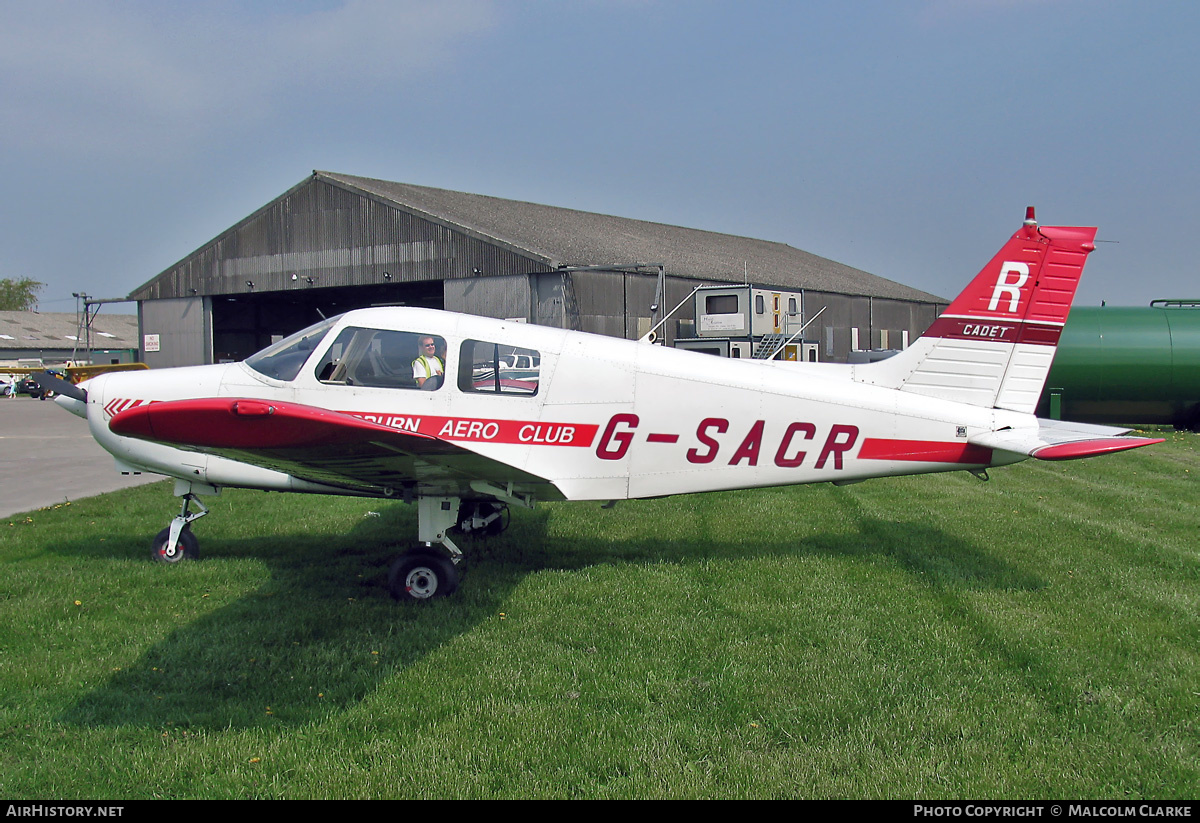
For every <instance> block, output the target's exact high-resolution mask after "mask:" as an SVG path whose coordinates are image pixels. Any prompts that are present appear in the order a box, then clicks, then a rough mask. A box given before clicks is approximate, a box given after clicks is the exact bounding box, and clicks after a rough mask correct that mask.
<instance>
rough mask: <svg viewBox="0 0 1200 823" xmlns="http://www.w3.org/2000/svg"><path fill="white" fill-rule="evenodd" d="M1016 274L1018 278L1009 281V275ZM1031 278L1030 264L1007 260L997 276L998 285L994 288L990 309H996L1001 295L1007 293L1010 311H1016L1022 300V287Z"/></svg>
mask: <svg viewBox="0 0 1200 823" xmlns="http://www.w3.org/2000/svg"><path fill="white" fill-rule="evenodd" d="M1010 274H1015V275H1016V276H1017V279H1016V280H1015V281H1013V282H1009V279H1008V276H1009V275H1010ZM1027 280H1029V264H1028V263H1017V262H1014V261H1011V260H1009V261H1006V262H1005V263H1004V264H1003V265H1002V266H1001V267H1000V274H999V275H998V276H997V277H996V285H995V286H994V287H993V288H992V300H991V302H990V303H988V311H995V310H996V306H998V305H1000V296H1001V295H1007V297H1008V311H1010V312H1016V310H1017V304H1018V303H1019V302H1020V300H1021V287H1022V286H1024V285H1025V282H1026V281H1027Z"/></svg>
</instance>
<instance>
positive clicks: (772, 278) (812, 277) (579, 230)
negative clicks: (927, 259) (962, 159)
mask: <svg viewBox="0 0 1200 823" xmlns="http://www.w3.org/2000/svg"><path fill="white" fill-rule="evenodd" d="M308 186H328V187H332V189H333V190H337V191H341V192H344V193H347V194H350V195H354V196H358V197H364V198H367V199H369V200H370V201H373V202H374V203H377V204H381V205H383V206H384V207H386V208H391V209H395V210H397V211H398V212H405V213H407V214H410V215H414V216H415V217H418V218H421V219H422V220H426V221H429V222H430V223H433V224H435V225H440V226H443V227H446V228H448V229H450V230H451V231H453V232H455V233H457V234H460V235H463V236H466V237H470V238H474V239H475V240H477V241H482V243H484V244H490V245H491V246H494V247H496V248H499V249H504V250H505V251H506V252H509V253H511V254H513V255H516V257H515V258H514V260H520V259H522V258H524V259H527V260H528V261H529V271H536V270H539V269H538V267H539V265H545V266H548V267H550V268H554V267H558V266H628V265H630V264H632V263H649V264H654V265H663V266H664V267H665V269H666V273H667V274H668V275H670V276H673V277H679V278H688V279H693V280H700V281H715V282H722V283H728V282H734V283H740V282H742V281H743V278H748V279H749V281H750V282H751V283H752V284H755V285H760V286H773V287H778V288H784V289H792V290H795V289H814V290H818V291H826V292H833V293H838V294H846V295H863V296H871V297H883V298H891V299H896V300H909V301H915V302H919V303H934V304H945V303H946V302H947V301H946V300H944V299H943V298H940V297H937V296H936V295H932V294H929V293H927V292H923V291H920V290H918V289H914V288H910V287H908V286H905V285H903V284H901V283H896V282H894V281H892V280H887V279H885V278H882V277H878V276H877V275H873V274H870V273H869V272H865V271H862V270H861V269H856V268H853V267H851V266H846V265H844V264H842V263H838V262H836V261H834V260H829V259H827V258H824V257H819V256H817V255H815V254H810V253H809V252H806V251H801V250H800V249H796V248H793V247H791V246H789V245H787V244H785V243H776V242H772V241H769V240H756V239H753V238H749V237H739V236H737V235H732V234H721V233H719V232H710V231H701V230H699V229H689V228H684V227H681V226H671V225H666V224H663V223H652V222H649V221H645V220H632V219H630V218H626V217H614V216H611V215H604V214H594V213H592V212H585V211H577V210H575V209H568V208H562V207H559V206H544V205H539V204H537V203H525V202H521V201H517V200H505V199H502V198H499V197H489V196H486V195H482V194H468V193H465V192H457V191H448V190H446V189H435V188H428V187H426V186H414V185H411V184H408V183H394V182H390V181H387V180H376V179H373V178H369V177H356V176H353V175H348V174H337V173H334V172H325V171H315V172H313V174H312V177H310V178H308V179H307V180H305V181H304V182H302V183H300V184H298V185H297V186H295V187H293V188H292V189H290V190H289V191H287V192H285V193H284V194H282V195H280V196H279V197H278V198H276V199H275V200H274V201H272V203H269V204H267V205H266V206H264V207H263V208H261V209H259V210H258V211H256V212H255V213H254V214H252V215H249V216H248V217H246V218H245V219H243V220H242V221H240V222H239V223H237V224H236V225H234V226H232V227H230V228H229V229H228V230H226V231H225V232H223V233H222V234H221V235H220V236H219V237H217V238H215V239H214V240H212V241H210V242H209V243H207V244H205V245H204V246H202V247H201V248H200V249H198V250H197V251H196V252H193V253H192V254H191V255H189V256H188V257H186V258H184V259H183V260H181V261H180V262H179V263H177V264H176V265H174V266H172V267H171V268H169V269H167V270H165V271H163V272H161V273H160V274H159V275H157V276H156V277H154V278H152V279H151V280H150V281H149V282H147V283H145V284H143V285H142V286H140V287H138V288H137V289H135V290H134V291H133V292H132V294H131V297H135V298H136V299H151V298H154V297H162V296H172V297H175V296H182V295H184V294H188V293H190V294H196V293H198V292H199V293H205V294H218V293H222V288H223V287H222V286H221V285H219V284H217V283H216V282H213V283H209V284H207V285H208V287H206V288H201V286H202V285H206V284H204V283H199V284H195V283H193V284H190V285H191V288H190V289H183V287H182V286H181V285H180V284H179V283H176V282H175V280H177V279H179V277H181V276H182V274H181V273H184V272H190V274H189V275H188V276H204V277H205V278H207V279H209V280H215V278H214V277H213V276H212V275H211V274H204V275H201V274H199V273H197V272H192V271H191V269H192V268H197V267H193V266H190V265H189V264H190V261H201V260H202V259H203V260H208V258H210V257H212V256H213V255H214V254H216V255H217V256H218V257H220V256H221V255H222V254H225V253H227V252H225V251H223V250H222V248H221V247H222V244H224V243H227V242H229V243H232V247H233V248H237V246H238V243H237V242H236V241H237V240H238V239H240V238H241V234H240V232H245V231H247V230H248V227H250V226H252V225H254V224H255V221H256V220H258V219H260V218H262V217H263V216H264V215H268V214H270V213H271V209H272V207H273V206H274V205H275V204H279V203H282V202H284V201H285V200H287V199H288V198H291V197H296V196H297V195H298V194H300V193H302V192H303V191H304V190H305V188H306V187H308ZM327 233H328V232H325V233H320V232H317V233H314V234H313V236H314V237H318V236H324V235H325V234H327ZM403 239H404V238H401V237H395V238H391V239H390V241H389V242H391V243H400V242H402V241H403ZM360 242H361V241H360ZM379 242H382V241H379ZM289 251H295V250H291V249H272V250H270V251H269V252H267V253H269V254H272V255H275V257H276V258H278V260H273V261H272V265H273V269H272V270H274V269H279V271H278V272H276V274H278V275H279V276H280V277H284V276H285V275H286V272H284V271H283V268H285V267H286V266H285V263H286V262H287V261H286V255H287V253H288V252H289ZM303 251H309V250H308V249H304V250H303ZM225 262H226V263H229V264H230V265H232V262H231V261H225ZM208 263H210V264H211V263H212V261H211V260H208ZM275 263H277V264H278V265H274V264H275ZM198 268H199V269H202V270H211V269H213V267H212V266H211V265H200V266H198ZM468 271H469V269H468ZM444 276H453V275H452V274H451V275H444ZM227 279H230V281H231V282H235V281H236V282H238V283H239V285H240V283H241V280H239V279H238V278H227ZM260 279H261V278H260ZM281 282H282V281H281ZM339 285H353V283H351V282H346V283H339ZM256 286H257V287H258V288H259V289H264V288H265V289H267V290H270V289H271V288H272V286H271V285H270V284H268V283H258V282H256ZM274 287H275V288H278V285H276V286H274Z"/></svg>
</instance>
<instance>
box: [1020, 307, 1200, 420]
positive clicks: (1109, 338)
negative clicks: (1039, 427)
mask: <svg viewBox="0 0 1200 823" xmlns="http://www.w3.org/2000/svg"><path fill="white" fill-rule="evenodd" d="M1038 413H1039V414H1040V415H1041V416H1043V417H1051V418H1057V419H1063V420H1074V421H1078V422H1081V423H1126V424H1137V423H1157V424H1171V425H1174V426H1175V427H1177V428H1189V429H1192V430H1200V300H1154V301H1152V302H1151V303H1150V305H1149V306H1148V307H1141V308H1135V307H1112V308H1110V307H1107V306H1101V307H1099V308H1094V307H1078V306H1077V307H1073V308H1072V309H1071V313H1070V315H1069V316H1068V318H1067V324H1066V326H1065V327H1064V328H1063V333H1062V337H1061V338H1060V339H1059V341H1058V351H1057V353H1056V354H1055V357H1054V365H1053V366H1052V367H1051V369H1050V375H1049V377H1048V378H1047V380H1046V388H1045V390H1044V391H1043V393H1042V400H1041V404H1040V405H1039V407H1038Z"/></svg>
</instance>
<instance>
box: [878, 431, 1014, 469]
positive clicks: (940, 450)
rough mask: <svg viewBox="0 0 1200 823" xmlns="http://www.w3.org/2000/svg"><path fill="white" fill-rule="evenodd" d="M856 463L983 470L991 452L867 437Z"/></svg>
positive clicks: (966, 446) (966, 445)
mask: <svg viewBox="0 0 1200 823" xmlns="http://www.w3.org/2000/svg"><path fill="white" fill-rule="evenodd" d="M858 458H859V459H860V460H904V461H911V462H917V463H962V464H965V465H973V466H975V465H977V466H987V465H990V464H991V462H992V450H991V449H988V448H984V447H983V446H973V445H971V444H970V443H953V442H949V443H948V442H944V441H938V440H887V439H884V438H878V437H868V438H867V439H865V440H863V444H862V447H861V448H860V449H859V450H858Z"/></svg>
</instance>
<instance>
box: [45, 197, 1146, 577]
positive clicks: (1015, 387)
mask: <svg viewBox="0 0 1200 823" xmlns="http://www.w3.org/2000/svg"><path fill="white" fill-rule="evenodd" d="M1095 235H1096V230H1095V229H1094V228H1070V227H1050V226H1042V227H1039V226H1038V224H1037V222H1036V221H1035V220H1034V219H1033V213H1032V209H1030V210H1029V212H1028V213H1027V217H1026V220H1025V223H1024V225H1023V226H1022V227H1021V229H1020V230H1018V231H1017V232H1016V234H1014V235H1013V236H1012V238H1011V239H1010V240H1009V241H1008V242H1007V243H1006V244H1005V246H1004V247H1003V248H1002V249H1001V250H1000V252H999V253H998V254H997V255H996V256H995V257H994V258H993V259H992V261H991V262H990V263H988V265H987V266H985V267H984V269H983V271H981V272H980V273H979V275H978V276H977V277H976V278H975V279H974V280H973V281H972V282H971V284H970V285H969V286H968V287H967V288H966V290H965V291H964V292H963V293H962V294H960V295H959V296H958V298H956V299H955V300H954V302H953V303H952V304H951V305H950V307H949V308H948V309H947V311H946V312H945V313H944V314H943V315H942V316H941V317H939V318H938V319H937V320H936V321H935V322H934V323H933V325H932V326H931V327H930V328H929V330H928V331H927V332H926V333H925V334H924V335H923V336H922V337H920V338H919V339H918V340H916V341H915V342H914V343H913V344H912V345H911V346H910V347H909V348H908V349H907V350H905V351H903V352H900V353H899V354H897V355H896V356H894V357H892V358H890V359H888V360H884V361H880V362H876V363H869V364H863V365H840V364H819V363H794V362H787V363H781V362H772V361H746V360H727V359H722V358H717V357H712V356H708V355H702V354H697V353H693V352H687V351H680V350H676V349H671V348H664V347H662V346H658V345H649V344H647V343H646V342H645V341H641V342H638V341H629V340H618V339H614V338H611V337H604V336H600V335H594V334H585V333H582V332H575V331H566V330H562V329H554V328H548V327H542V326H534V325H527V324H524V323H513V322H508V321H503V320H495V319H489V318H484V317H475V316H467V315H461V314H453V313H450V312H444V311H435V310H428V309H413V308H374V309H360V310H356V311H351V312H347V313H346V314H343V315H340V316H338V317H333V318H330V319H328V320H326V321H324V322H322V323H319V324H317V325H315V326H312V327H310V328H307V329H304V330H303V331H300V332H297V333H296V334H294V335H292V336H291V337H288V338H287V339H285V340H282V341H280V342H279V343H276V344H274V345H272V346H270V347H269V348H267V349H264V350H263V351H261V352H259V353H258V354H255V355H254V356H252V357H250V358H249V359H247V360H246V361H244V362H242V363H229V364H222V365H213V366H195V367H187V368H178V369H170V370H163V371H150V372H140V373H139V372H121V373H112V374H103V375H100V376H98V377H95V378H93V379H91V380H89V381H87V382H85V383H83V384H80V385H79V386H73V385H71V384H69V383H66V381H62V380H57V379H56V378H53V377H43V378H42V382H43V383H44V384H46V385H48V386H49V387H50V388H51V389H53V390H54V391H57V392H59V394H60V396H59V398H58V400H57V402H58V403H59V404H60V405H63V406H65V407H67V408H68V409H69V410H70V411H72V412H73V413H75V414H77V415H79V416H81V417H85V418H87V420H88V423H89V425H90V427H91V431H92V434H93V436H94V437H95V438H96V440H97V441H99V443H100V444H101V445H102V446H103V447H104V448H105V449H107V450H108V451H109V452H111V453H112V454H113V455H114V456H115V457H116V459H117V463H118V467H119V468H120V469H122V470H124V471H127V472H155V473H158V474H163V475H166V476H168V477H174V478H176V480H175V495H176V496H178V497H182V498H183V510H182V512H181V513H180V514H179V516H177V517H175V518H174V519H173V520H172V521H171V524H170V526H169V527H168V528H166V529H163V530H162V532H161V533H159V534H158V536H157V537H156V538H155V539H154V544H153V556H154V557H155V558H157V559H159V560H162V561H166V562H174V561H177V560H180V559H183V558H189V557H196V556H198V544H197V541H196V538H195V536H194V535H193V534H192V532H191V528H190V524H191V523H192V521H193V520H195V519H196V518H198V517H200V516H202V515H204V514H206V513H207V509H206V508H205V507H204V506H203V504H202V503H200V501H199V499H198V497H197V495H202V494H216V493H218V492H219V491H220V489H221V488H222V487H225V486H231V487H242V488H256V489H265V490H273V491H290V492H310V493H320V494H343V495H359V496H365V497H380V498H396V499H402V500H404V501H406V502H413V501H415V502H416V504H417V509H418V529H417V532H418V533H417V537H418V540H419V541H420V545H418V546H417V547H416V548H415V549H413V550H412V551H410V552H408V553H407V554H405V555H403V556H401V557H400V559H398V560H397V561H396V562H395V563H394V564H393V565H392V568H391V571H390V574H389V588H390V590H391V593H392V594H393V596H395V597H396V598H399V599H406V598H407V599H417V600H423V599H427V598H431V597H438V596H442V595H446V594H449V593H451V592H453V591H454V589H455V588H456V587H457V585H458V571H457V569H456V564H457V563H459V562H460V561H461V560H462V552H461V551H460V550H459V548H458V547H457V546H456V545H455V543H454V541H453V539H452V537H451V534H452V532H454V531H455V530H461V531H462V532H467V533H472V532H474V533H482V534H494V533H498V532H499V531H500V530H501V529H502V528H503V527H504V526H505V525H506V524H507V516H508V511H507V509H508V507H509V506H510V505H519V506H525V507H531V506H532V505H533V504H534V501H535V500H537V499H541V500H604V501H615V500H624V499H633V498H643V497H661V496H665V495H672V494H687V493H691V492H705V491H713V490H718V489H748V488H756V487H761V486H783V485H792V484H799V483H818V482H833V483H836V484H845V483H853V482H856V481H860V480H865V479H867V478H871V477H887V476H892V475H905V474H920V473H925V472H942V471H954V470H959V469H962V470H966V471H970V472H972V473H973V474H975V475H977V476H979V477H981V478H983V479H986V470H987V469H988V468H991V467H993V466H1003V465H1007V464H1009V463H1016V462H1018V461H1020V460H1024V459H1025V458H1027V457H1036V458H1038V459H1041V460H1068V459H1072V458H1079V457H1090V456H1092V455H1098V454H1106V453H1108V452H1115V451H1120V450H1123V449H1130V448H1135V447H1138V446H1145V445H1149V444H1151V443H1159V442H1162V440H1161V439H1150V438H1138V437H1122V436H1121V435H1123V434H1124V433H1125V432H1126V431H1127V429H1115V428H1109V427H1101V426H1087V425H1079V424H1071V423H1064V422H1060V421H1052V420H1041V419H1038V418H1036V417H1035V416H1034V414H1033V410H1034V407H1035V405H1036V404H1037V401H1038V397H1039V395H1040V394H1041V391H1042V386H1043V383H1044V382H1045V378H1046V374H1047V372H1048V371H1049V369H1050V363H1051V360H1052V359H1053V357H1054V350H1055V345H1056V344H1057V342H1058V338H1059V334H1060V333H1061V331H1062V328H1063V325H1064V323H1065V321H1066V319H1067V313H1068V311H1069V309H1070V305H1071V300H1072V298H1073V296H1074V294H1075V288H1076V285H1077V284H1078V281H1079V277H1080V275H1081V274H1082V272H1083V266H1084V262H1085V260H1086V258H1087V255H1088V253H1089V252H1091V251H1092V250H1093V249H1094V245H1093V240H1094V238H1095ZM439 372H441V374H439ZM418 386H419V387H418ZM189 504H195V506H196V507H197V509H198V511H195V512H190V511H189Z"/></svg>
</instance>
